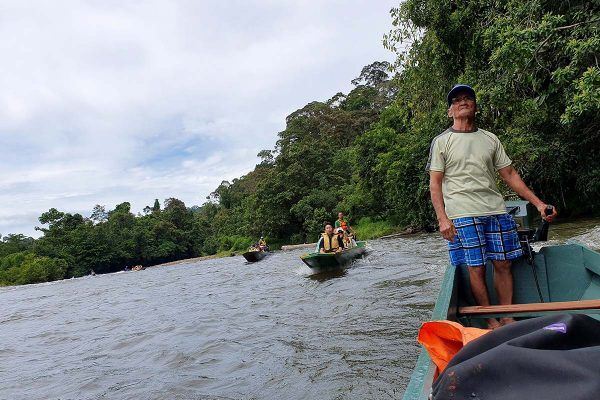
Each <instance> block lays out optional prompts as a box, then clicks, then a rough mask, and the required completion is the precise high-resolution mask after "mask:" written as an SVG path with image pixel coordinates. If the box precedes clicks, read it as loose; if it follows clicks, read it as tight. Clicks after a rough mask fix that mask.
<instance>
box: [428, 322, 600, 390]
mask: <svg viewBox="0 0 600 400" xmlns="http://www.w3.org/2000/svg"><path fill="white" fill-rule="evenodd" d="M432 393H433V399H434V400H446V399H448V400H450V399H452V400H462V399H469V400H495V399H502V400H508V399H510V400H513V399H514V400H517V399H532V400H537V399H540V400H542V399H543V400H555V399H556V400H559V399H560V400H565V399H566V400H599V399H600V321H597V320H595V319H594V318H591V317H589V316H587V315H583V314H564V315H551V316H547V317H539V318H532V319H527V320H523V321H519V322H515V323H512V324H509V325H506V326H504V327H502V328H499V329H496V330H494V331H492V332H490V333H488V334H486V335H484V336H482V337H480V338H478V339H476V340H474V341H472V342H471V343H469V344H467V345H466V346H465V347H464V348H463V349H461V350H460V351H459V352H458V353H457V354H456V355H455V356H454V358H452V360H451V361H450V363H449V364H448V367H447V368H446V369H445V370H444V372H443V373H442V374H441V375H440V376H439V377H438V379H437V380H436V381H435V382H434V383H433V388H432Z"/></svg>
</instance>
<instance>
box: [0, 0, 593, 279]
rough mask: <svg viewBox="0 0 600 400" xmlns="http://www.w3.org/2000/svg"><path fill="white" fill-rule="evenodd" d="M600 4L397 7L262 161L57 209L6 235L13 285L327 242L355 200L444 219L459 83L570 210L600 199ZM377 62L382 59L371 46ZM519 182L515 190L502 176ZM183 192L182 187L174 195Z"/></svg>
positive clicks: (551, 195) (396, 216)
mask: <svg viewBox="0 0 600 400" xmlns="http://www.w3.org/2000/svg"><path fill="white" fill-rule="evenodd" d="M599 9H600V3H599V2H597V1H543V0H535V1H521V0H519V1H516V0H471V1H449V0H408V1H405V2H402V3H401V4H400V5H399V6H398V7H397V8H394V9H392V10H391V12H390V16H391V27H392V29H391V30H390V31H389V33H388V34H386V35H385V36H384V37H383V46H385V47H386V48H387V49H389V50H390V51H392V52H393V53H394V54H395V61H394V62H393V63H387V62H380V61H376V62H372V63H370V64H369V65H367V66H365V67H364V68H363V69H362V71H357V74H358V77H357V78H356V79H354V80H352V84H353V89H352V90H351V91H350V92H349V93H336V94H333V95H332V97H331V98H330V99H328V100H325V101H313V102H311V103H309V104H307V105H305V106H304V107H302V108H301V109H299V110H296V111H294V112H292V113H291V114H290V115H289V116H288V117H287V118H286V127H285V130H283V131H282V132H279V133H278V134H277V135H278V139H277V142H276V145H275V147H274V148H273V149H268V150H263V151H261V152H260V153H259V154H258V156H259V158H260V163H259V164H258V165H256V167H255V168H254V170H252V171H250V172H249V173H248V174H246V175H244V176H242V177H239V178H237V179H234V180H233V181H232V182H227V181H223V182H222V183H221V184H220V185H219V186H218V187H217V188H216V189H215V190H214V192H213V193H211V194H210V196H208V198H207V199H206V202H205V203H204V204H202V205H201V206H193V207H189V206H186V205H185V204H184V203H183V202H182V201H180V200H178V199H177V198H169V199H166V200H164V201H163V202H162V204H161V203H160V202H159V201H158V200H156V201H155V202H154V204H153V205H152V206H148V207H146V208H145V209H144V210H143V213H139V214H137V215H135V214H134V213H132V211H131V207H130V204H129V203H127V202H124V203H122V204H119V205H117V206H116V207H115V208H114V209H112V210H107V209H106V208H105V207H104V206H101V205H96V206H95V207H94V208H93V210H92V212H91V215H90V216H89V217H84V216H82V215H80V214H72V213H68V212H62V211H59V210H57V209H54V208H52V209H50V210H49V211H47V212H45V213H43V214H42V215H41V216H40V217H39V222H40V227H39V228H38V229H39V230H40V231H41V233H42V235H41V237H40V238H38V239H33V238H30V237H26V236H24V235H20V234H6V235H5V236H4V237H3V238H2V241H1V242H0V284H1V285H15V284H27V283H36V282H44V281H50V280H56V279H63V278H67V277H69V278H70V277H72V276H82V275H86V274H89V273H90V271H91V270H94V271H95V272H97V273H106V272H113V271H117V270H122V269H123V267H124V266H125V265H133V264H143V265H155V264H159V263H164V262H169V261H173V260H179V259H183V258H189V257H197V256H201V255H210V254H216V253H224V254H229V253H231V252H234V251H238V250H243V249H245V248H246V247H247V246H248V245H249V244H251V243H252V242H253V241H254V240H256V238H257V237H258V236H260V235H264V236H266V238H267V240H268V241H269V243H270V244H273V245H275V246H277V245H281V244H284V243H302V242H312V241H315V239H316V237H317V235H318V233H319V232H320V231H321V229H322V225H323V222H324V221H327V220H329V221H331V220H333V219H335V215H336V213H337V211H343V212H345V213H346V214H347V215H348V216H349V218H350V221H351V224H352V225H353V226H355V227H356V229H357V231H358V233H359V235H360V236H362V238H369V237H375V236H380V235H383V234H386V233H392V232H395V231H399V230H402V229H405V228H407V227H410V228H412V229H432V228H434V226H435V217H434V214H433V211H432V208H431V205H430V201H429V190H428V174H427V173H426V172H425V164H426V160H427V157H428V152H429V145H430V142H431V140H432V138H433V137H435V136H436V135H438V134H439V133H441V132H442V131H443V130H444V129H446V128H447V127H448V126H449V125H450V120H449V119H448V116H447V104H446V98H445V96H446V93H447V92H448V90H449V89H450V88H451V87H452V86H453V85H454V84H455V83H459V82H460V83H467V84H470V85H472V86H473V87H474V88H475V90H476V92H477V96H478V99H477V101H478V109H479V111H478V116H477V117H478V124H479V126H481V127H482V128H484V129H486V130H489V131H491V132H493V133H495V134H496V135H497V136H498V137H499V138H500V140H501V141H502V142H503V144H504V146H505V148H506V150H507V152H508V154H509V156H510V157H511V158H512V160H513V162H514V165H515V167H516V168H517V170H518V171H519V172H520V173H521V175H522V177H523V179H524V180H525V182H526V183H527V184H528V185H530V187H531V188H533V190H534V191H536V193H538V195H539V196H540V197H541V198H542V199H543V200H545V201H546V202H548V203H551V204H555V205H556V206H557V208H558V210H559V212H560V214H561V216H563V217H576V216H580V215H597V214H599V213H600V200H599V198H600V162H599V155H600V118H599V115H600V66H599V64H598V55H599V54H600V34H599V33H600V12H599ZM365 61H366V62H365V63H369V62H370V60H365ZM502 190H504V192H505V194H506V195H507V196H508V197H510V196H511V193H510V192H509V191H508V190H507V188H506V187H502ZM174 195H176V194H174Z"/></svg>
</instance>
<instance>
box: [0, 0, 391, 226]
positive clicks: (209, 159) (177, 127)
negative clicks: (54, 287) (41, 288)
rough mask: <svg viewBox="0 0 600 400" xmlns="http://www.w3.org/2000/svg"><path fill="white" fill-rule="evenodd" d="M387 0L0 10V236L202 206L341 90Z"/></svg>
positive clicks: (371, 57)
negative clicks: (294, 116) (93, 217)
mask: <svg viewBox="0 0 600 400" xmlns="http://www.w3.org/2000/svg"><path fill="white" fill-rule="evenodd" d="M396 4H397V1H387V0H377V1H373V0H343V1H342V0H339V1H337V0H330V1H325V0H318V1H317V0H314V1H299V0H298V1H284V0H256V1H226V0H215V1H209V0H197V1H193V0H189V1H173V0H169V1H166V0H163V1H122V0H118V1H107V0H88V1H73V2H69V1H52V2H48V1H39V2H33V1H27V2H23V1H13V2H10V1H3V2H2V3H1V5H0V54H1V55H2V62H1V63H0V233H1V234H3V235H6V234H8V233H25V234H28V235H34V236H38V234H37V233H36V232H35V231H34V229H33V228H34V226H36V225H39V222H38V221H37V217H38V216H39V215H40V214H41V213H42V212H44V211H47V210H48V209H49V208H51V207H55V208H58V209H59V210H61V211H68V212H80V213H82V214H84V215H89V213H90V211H91V209H92V208H93V206H94V205H95V204H103V205H106V206H107V208H111V209H112V208H113V207H114V206H115V205H116V204H118V203H121V202H123V201H129V202H131V204H132V207H133V210H134V211H141V209H142V208H143V207H144V206H146V205H151V204H152V203H153V201H154V199H155V198H158V199H160V201H161V202H162V200H163V199H165V198H168V197H177V198H179V199H181V200H183V201H184V202H185V203H186V204H187V205H188V206H191V205H194V204H198V205H200V204H202V203H203V202H204V200H205V197H206V196H207V195H208V194H209V193H210V192H211V191H212V190H213V189H215V188H216V186H217V185H218V184H219V183H220V182H221V180H223V179H233V178H235V177H238V176H241V175H243V174H244V173H247V172H248V171H250V170H251V169H252V168H253V167H254V165H255V164H256V162H257V160H258V159H257V157H256V154H257V153H258V152H259V151H260V150H261V149H265V148H272V147H273V145H274V144H275V140H276V135H277V132H279V131H281V130H282V129H283V128H284V125H285V116H286V115H288V114H290V113H291V112H292V111H294V110H296V109H298V108H300V107H302V106H303V105H305V104H306V103H308V102H309V101H312V100H326V99H328V98H330V97H331V96H332V95H333V94H335V93H336V92H338V91H344V92H347V91H348V90H349V89H350V88H351V85H350V80H351V79H352V78H354V77H356V76H358V74H359V72H360V70H361V68H362V67H363V66H364V65H367V64H369V63H371V62H372V61H375V60H391V59H393V56H392V54H390V53H389V52H388V51H386V50H385V49H384V48H383V46H382V45H381V39H382V36H383V34H384V33H385V32H387V31H388V30H389V28H390V17H389V10H390V8H391V7H393V6H395V5H396Z"/></svg>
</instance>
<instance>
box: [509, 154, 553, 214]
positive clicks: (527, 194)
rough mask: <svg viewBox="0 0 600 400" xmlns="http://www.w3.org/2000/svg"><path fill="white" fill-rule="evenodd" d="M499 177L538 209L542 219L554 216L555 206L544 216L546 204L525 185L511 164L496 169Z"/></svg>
mask: <svg viewBox="0 0 600 400" xmlns="http://www.w3.org/2000/svg"><path fill="white" fill-rule="evenodd" d="M498 173H499V174H500V177H501V178H502V180H503V181H504V182H506V184H507V185H508V186H509V187H510V188H511V189H512V190H514V191H515V193H517V194H518V195H519V196H520V197H521V198H523V199H525V200H527V201H528V202H530V203H531V204H533V205H534V206H535V208H537V209H538V211H539V212H540V214H541V216H542V218H543V219H545V220H547V221H548V222H552V220H553V219H554V217H555V216H556V208H554V209H553V212H552V215H548V216H546V208H547V207H548V205H547V204H546V203H544V202H543V201H542V200H540V199H539V198H538V197H537V196H536V195H535V193H533V191H532V190H531V189H529V188H528V187H527V185H526V184H525V182H523V179H521V176H520V175H519V173H518V172H517V170H516V169H514V168H513V166H512V165H509V166H508V167H504V168H501V169H499V170H498Z"/></svg>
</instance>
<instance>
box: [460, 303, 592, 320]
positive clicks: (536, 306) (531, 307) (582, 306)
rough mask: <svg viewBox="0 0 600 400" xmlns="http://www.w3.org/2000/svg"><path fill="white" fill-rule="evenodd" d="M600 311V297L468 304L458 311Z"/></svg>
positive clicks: (493, 312)
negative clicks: (524, 302)
mask: <svg viewBox="0 0 600 400" xmlns="http://www.w3.org/2000/svg"><path fill="white" fill-rule="evenodd" d="M594 309H597V311H598V312H600V299H594V300H578V301H555V302H550V303H528V304H510V305H498V306H467V307H460V308H459V309H458V313H459V314H461V315H470V316H475V315H482V314H508V313H510V314H520V313H531V312H546V311H572V310H594Z"/></svg>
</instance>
